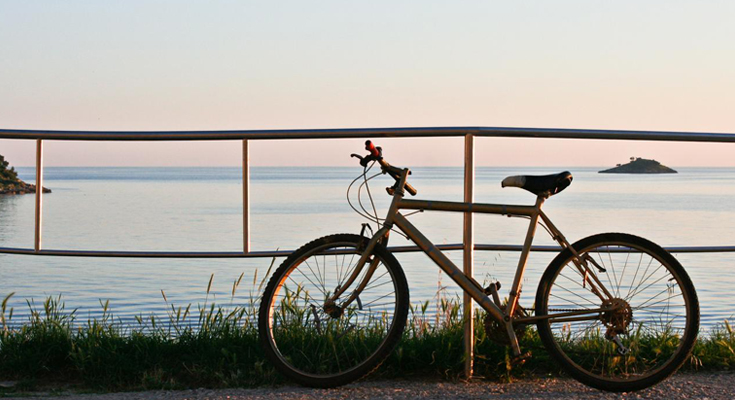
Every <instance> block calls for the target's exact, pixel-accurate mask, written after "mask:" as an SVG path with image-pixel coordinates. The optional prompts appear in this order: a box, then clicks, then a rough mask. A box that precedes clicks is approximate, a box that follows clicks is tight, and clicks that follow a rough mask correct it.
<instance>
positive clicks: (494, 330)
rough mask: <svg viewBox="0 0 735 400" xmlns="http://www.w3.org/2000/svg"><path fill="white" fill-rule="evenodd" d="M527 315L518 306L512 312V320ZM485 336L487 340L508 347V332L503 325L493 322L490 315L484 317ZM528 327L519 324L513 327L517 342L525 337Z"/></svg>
mask: <svg viewBox="0 0 735 400" xmlns="http://www.w3.org/2000/svg"><path fill="white" fill-rule="evenodd" d="M527 316H528V313H527V312H526V310H525V309H524V308H523V307H521V305H520V304H519V305H518V306H516V309H515V311H514V312H513V317H514V318H520V317H527ZM484 327H485V334H486V335H487V337H488V339H490V340H492V341H493V342H495V343H498V344H502V345H505V346H509V345H510V338H508V331H507V330H506V327H505V324H500V323H498V322H497V321H495V320H494V319H493V318H492V317H491V316H490V314H488V315H486V316H485V324H484ZM527 327H528V325H526V324H519V325H516V326H515V327H514V329H513V330H514V331H515V333H516V338H518V340H521V338H523V337H524V336H525V335H526V331H527V329H526V328H527Z"/></svg>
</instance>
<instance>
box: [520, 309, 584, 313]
mask: <svg viewBox="0 0 735 400" xmlns="http://www.w3.org/2000/svg"><path fill="white" fill-rule="evenodd" d="M525 310H527V311H533V312H534V313H535V312H536V309H535V308H525ZM547 311H554V312H575V311H584V310H580V309H578V308H550V309H549V310H547Z"/></svg>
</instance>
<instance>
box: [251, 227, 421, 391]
mask: <svg viewBox="0 0 735 400" xmlns="http://www.w3.org/2000/svg"><path fill="white" fill-rule="evenodd" d="M367 243H368V239H366V238H364V237H362V236H358V235H348V234H340V235H332V236H326V237H323V238H320V239H317V240H314V241H313V242H310V243H308V244H306V245H304V246H303V247H301V248H300V249H298V250H296V251H295V252H294V253H293V254H291V255H290V256H289V257H288V258H287V259H286V260H285V261H284V262H283V263H282V264H281V266H280V267H279V268H278V269H277V270H276V272H275V273H274V274H273V276H272V278H271V279H270V281H269V282H268V286H267V288H266V290H265V293H264V294H263V299H262V301H261V304H260V310H259V319H258V329H259V334H260V340H261V343H262V345H263V348H264V350H265V354H266V356H267V357H268V359H269V360H270V361H271V362H272V363H273V364H274V365H275V366H276V368H277V369H278V370H279V371H280V372H281V373H283V374H284V375H286V376H287V377H289V378H291V379H293V380H294V381H296V382H298V383H300V384H302V385H306V386H312V387H335V386H339V385H344V384H347V383H349V382H352V381H354V380H357V379H359V378H361V377H363V376H365V375H367V374H369V373H370V372H372V371H373V370H375V369H376V368H377V367H378V366H379V365H380V364H381V363H382V361H383V360H384V359H385V358H386V357H387V356H388V354H389V353H390V351H391V350H392V349H393V347H394V346H395V344H396V343H397V342H398V340H399V339H400V337H401V335H402V333H403V329H404V326H405V324H406V318H407V315H408V304H409V299H408V284H407V283H406V277H405V275H404V273H403V270H402V269H401V267H400V264H399V263H398V260H396V259H395V257H394V256H393V255H392V254H391V253H390V252H388V251H387V250H386V249H385V247H383V246H381V245H378V246H375V248H374V250H373V252H372V254H370V256H369V259H368V262H367V263H366V264H365V266H364V268H363V269H362V271H361V273H360V275H359V276H358V278H357V280H355V281H354V283H353V284H352V285H351V286H350V287H349V288H348V289H347V290H345V291H344V293H343V294H342V295H341V296H340V297H339V298H338V299H337V300H336V302H335V304H336V306H337V308H335V307H333V306H328V305H327V304H326V300H327V299H328V298H329V297H330V296H331V295H332V294H333V293H335V292H336V291H337V290H339V288H341V287H342V286H343V285H344V284H345V282H346V281H347V280H348V278H349V277H350V275H351V274H352V272H353V271H354V270H355V267H356V264H357V261H358V260H359V259H360V256H361V254H362V253H363V252H364V250H365V248H366V246H367ZM371 264H377V268H376V269H375V271H374V273H373V275H372V276H371V278H370V279H369V282H368V284H367V286H366V287H365V288H364V290H362V291H361V292H360V293H359V295H358V296H357V297H356V298H355V300H354V301H352V303H350V304H349V305H347V306H346V307H345V306H344V303H345V301H346V300H347V299H348V298H349V297H350V295H352V294H353V292H354V290H355V289H356V288H357V287H358V285H359V284H360V282H362V280H363V277H364V276H365V274H366V273H367V271H368V270H369V267H370V265H371ZM335 310H338V311H335ZM339 310H341V311H339Z"/></svg>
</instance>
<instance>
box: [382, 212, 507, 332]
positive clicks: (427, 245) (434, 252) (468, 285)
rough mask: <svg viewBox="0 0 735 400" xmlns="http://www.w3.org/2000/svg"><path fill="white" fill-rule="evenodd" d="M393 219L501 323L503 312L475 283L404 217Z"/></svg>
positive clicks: (399, 215) (398, 214)
mask: <svg viewBox="0 0 735 400" xmlns="http://www.w3.org/2000/svg"><path fill="white" fill-rule="evenodd" d="M393 218H394V219H393V222H394V223H395V224H396V226H397V227H398V228H400V229H401V230H402V231H403V233H405V234H406V235H407V236H408V237H409V238H410V239H411V240H413V241H414V243H416V245H418V246H419V248H421V250H423V251H424V253H426V255H428V256H429V258H431V259H432V260H434V262H435V263H436V265H438V266H439V267H440V268H441V269H442V270H443V271H444V272H446V274H447V275H449V277H450V278H452V280H453V281H455V282H457V284H458V285H459V287H461V288H462V289H463V290H464V291H465V292H466V293H468V294H469V295H470V296H472V298H473V299H475V301H476V302H477V303H478V304H479V305H480V306H481V307H482V308H483V309H485V311H487V312H489V313H490V315H492V316H493V317H494V318H495V320H497V321H498V322H502V321H503V317H504V315H503V311H502V310H501V309H500V308H498V306H496V305H495V303H493V302H492V301H491V300H490V298H489V297H487V296H486V295H485V293H483V292H482V289H481V288H479V287H478V286H477V284H476V283H475V282H473V281H471V280H470V279H469V278H467V276H465V274H463V273H462V271H460V269H459V268H457V266H456V265H454V263H453V262H452V261H451V260H450V259H449V258H447V256H445V255H444V253H442V252H441V250H439V249H438V248H437V247H436V246H435V245H434V243H431V241H430V240H429V239H427V238H426V236H424V235H423V234H422V233H421V232H420V231H419V230H418V229H416V227H415V226H413V224H411V223H410V222H408V220H407V219H406V217H404V216H403V215H402V214H401V213H396V214H395V216H394V217H393Z"/></svg>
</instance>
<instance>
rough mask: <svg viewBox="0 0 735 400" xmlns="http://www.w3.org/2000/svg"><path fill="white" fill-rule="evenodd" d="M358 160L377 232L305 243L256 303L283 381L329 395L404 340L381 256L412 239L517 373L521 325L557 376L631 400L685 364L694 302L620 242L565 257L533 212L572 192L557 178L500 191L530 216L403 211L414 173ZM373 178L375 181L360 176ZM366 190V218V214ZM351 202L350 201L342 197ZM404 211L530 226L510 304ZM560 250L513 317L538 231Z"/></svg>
mask: <svg viewBox="0 0 735 400" xmlns="http://www.w3.org/2000/svg"><path fill="white" fill-rule="evenodd" d="M365 148H366V150H368V151H369V154H368V155H367V156H364V157H362V156H359V155H357V154H353V155H352V156H353V157H356V158H358V159H359V160H360V164H361V166H362V167H363V173H362V174H361V175H360V176H359V177H358V178H357V179H355V180H354V181H353V182H352V184H351V185H350V188H351V187H352V186H353V185H354V184H355V183H356V182H357V181H358V180H362V183H361V184H360V186H359V190H358V200H359V203H360V207H361V210H358V209H357V208H356V207H355V206H354V205H352V203H350V204H351V205H352V206H353V209H355V210H356V211H357V212H358V213H361V214H362V215H363V216H365V217H367V218H369V219H370V220H371V221H373V222H376V223H378V228H376V231H375V232H374V233H372V234H367V235H366V231H367V229H366V226H367V224H364V225H363V231H362V232H361V234H360V235H354V234H337V235H330V236H325V237H322V238H319V239H316V240H314V241H312V242H310V243H307V244H306V245H304V246H303V247H301V248H299V249H298V250H296V251H294V252H293V253H292V254H291V255H290V256H289V257H288V258H287V259H286V260H285V261H284V262H283V263H282V264H281V265H280V267H279V268H278V269H277V270H276V271H275V273H274V274H273V275H272V277H271V279H270V281H269V282H268V285H267V287H266V289H265V292H264V294H263V298H262V302H261V304H260V309H259V320H258V329H259V334H260V340H261V343H262V346H263V349H264V351H265V354H266V356H267V357H268V359H269V360H270V361H271V362H272V363H273V365H275V367H276V368H277V369H278V370H279V371H280V372H281V373H283V374H284V375H286V376H287V377H289V378H291V379H292V380H294V381H296V382H298V383H300V384H303V385H306V386H312V387H335V386H339V385H343V384H347V383H349V382H352V381H354V380H357V379H359V378H362V377H364V376H366V375H367V374H369V373H370V372H372V371H374V370H375V369H377V368H378V366H379V365H380V364H381V363H382V362H383V361H384V360H385V359H386V357H387V356H388V355H389V353H390V352H391V350H392V349H393V348H394V347H395V345H396V343H397V342H398V341H399V339H400V338H401V336H402V334H403V330H404V327H405V325H406V322H407V317H408V309H409V293H408V284H407V282H406V277H405V275H404V273H403V270H402V268H401V265H400V264H399V262H398V260H397V259H396V258H395V256H394V255H393V254H392V253H391V251H390V250H389V249H388V248H387V243H388V238H389V236H390V234H391V232H397V233H399V234H402V235H403V236H405V237H407V238H409V239H410V240H412V241H413V242H414V243H415V244H416V245H417V246H418V247H419V248H420V249H421V250H422V251H423V252H424V253H426V255H428V256H429V258H430V259H431V260H433V261H434V263H435V264H436V265H438V266H439V268H441V269H442V270H443V271H444V272H445V273H446V274H447V275H448V276H449V277H450V278H451V279H452V280H454V282H456V283H457V285H459V287H460V288H461V289H462V290H463V291H464V292H466V293H468V294H469V295H470V296H471V297H472V299H474V301H475V302H477V304H478V305H479V306H480V307H481V308H482V309H483V310H484V311H485V313H486V317H485V320H484V322H485V323H484V328H485V329H486V330H487V331H488V337H490V338H494V340H496V341H498V342H500V343H504V344H506V345H508V346H510V348H511V350H512V353H513V355H514V357H516V359H517V360H522V359H524V358H525V357H527V354H524V353H522V350H521V348H520V345H519V340H518V337H519V336H520V335H521V333H522V332H523V331H524V330H525V329H526V328H527V327H528V326H531V325H536V330H537V332H538V336H539V337H540V338H541V341H542V343H543V345H544V347H545V348H546V349H547V351H548V352H549V353H550V354H551V356H552V358H553V359H555V360H556V361H557V362H558V363H559V364H560V365H561V367H563V369H564V371H566V372H567V373H568V374H569V375H571V376H572V377H574V378H575V379H577V380H579V381H581V382H582V383H585V384H587V385H589V386H592V387H595V388H598V389H602V390H608V391H617V392H620V391H634V390H640V389H644V388H647V387H649V386H652V385H654V384H656V383H658V382H660V381H662V380H663V379H665V378H667V377H668V376H670V375H671V374H673V373H674V372H675V371H676V370H677V369H678V368H679V367H680V366H681V365H682V364H683V363H684V362H685V361H686V359H687V358H688V356H689V355H690V354H691V351H692V348H693V346H694V342H695V340H696V337H697V332H698V328H699V303H698V300H697V294H696V292H695V290H694V286H693V285H692V282H691V280H690V278H689V276H688V275H687V273H686V272H685V270H684V268H682V266H681V264H679V262H678V261H677V260H676V259H675V258H674V257H673V256H672V255H671V254H669V253H668V252H667V251H665V250H664V249H663V248H661V247H660V246H658V245H656V244H655V243H653V242H651V241H649V240H646V239H643V238H640V237H637V236H633V235H629V234H623V233H602V234H597V235H593V236H590V237H587V238H584V239H581V240H579V241H577V242H576V243H574V244H570V243H569V242H568V241H567V239H566V238H565V237H564V235H562V233H561V232H560V231H559V229H558V228H557V227H556V226H555V225H554V224H553V223H552V221H551V219H549V217H548V216H547V215H546V214H545V213H544V212H543V211H542V210H541V206H542V205H543V203H544V201H546V200H547V199H548V198H549V197H551V196H553V195H556V194H558V193H560V192H561V191H562V190H564V189H565V188H567V187H568V186H569V185H570V184H571V183H572V179H573V178H572V175H571V174H570V173H569V172H562V173H559V174H554V175H545V176H511V177H508V178H505V179H504V180H503V181H502V187H518V188H522V189H525V190H527V191H528V192H531V193H533V194H534V195H536V202H535V204H534V205H532V206H530V205H506V204H483V203H464V202H450V201H433V200H414V199H407V198H404V197H405V194H406V193H408V194H410V195H412V196H415V195H416V193H417V191H416V189H415V188H414V187H413V186H411V185H410V184H409V183H408V182H407V179H408V177H409V175H411V171H410V170H409V169H407V168H398V167H394V166H392V165H390V164H389V163H388V162H386V161H385V159H384V158H383V155H382V149H381V148H380V147H375V146H374V145H373V144H372V143H371V142H370V141H367V142H366V146H365ZM376 164H377V165H379V167H380V172H378V173H376V174H375V175H373V176H371V177H370V178H368V177H367V174H368V171H370V170H371V168H372V167H373V166H375V165H376ZM380 175H388V176H390V177H391V178H393V180H394V182H395V183H394V184H393V185H392V186H390V187H388V188H387V192H388V194H389V195H390V196H392V201H391V203H390V206H389V208H388V211H387V214H386V216H385V217H384V218H378V214H377V211H376V209H375V205H374V202H373V196H372V193H371V192H370V190H369V186H368V181H369V180H370V179H372V178H374V177H376V176H380ZM363 189H365V191H366V192H367V196H368V197H369V198H370V203H371V205H372V208H371V209H368V208H366V207H365V206H364V205H363V203H362V197H361V193H362V190H363ZM347 197H348V200H349V198H350V196H349V189H348V196H347ZM401 210H414V211H413V212H418V211H424V210H426V211H428V210H432V211H447V212H472V213H487V214H499V215H505V216H510V217H522V218H527V219H529V220H530V223H529V227H528V231H527V234H526V238H525V241H524V244H523V249H522V251H521V255H520V259H519V262H518V266H517V269H516V274H515V278H514V280H513V283H512V285H511V287H510V291H509V293H508V297H507V300H506V301H501V299H500V295H499V289H500V284H499V283H497V282H494V283H491V284H490V285H489V286H487V287H483V286H482V285H480V284H479V283H478V282H477V281H476V280H475V279H473V277H472V276H467V275H465V274H464V273H463V272H462V271H461V270H460V269H459V268H457V266H456V265H455V264H454V263H452V261H450V260H449V258H447V256H446V255H444V253H442V252H441V251H440V250H439V249H438V248H437V246H436V245H434V244H433V243H432V242H431V241H430V240H429V239H427V238H426V236H424V235H423V234H422V233H421V231H419V230H418V229H417V228H416V227H415V226H414V225H412V224H411V223H410V222H409V221H408V219H407V215H404V214H402V213H401V212H400V211H401ZM537 226H542V227H543V228H544V229H545V230H546V231H547V232H548V233H549V234H550V235H551V237H552V238H553V240H554V241H556V242H557V243H558V244H559V246H561V249H562V250H561V252H560V253H559V254H558V255H557V256H556V257H555V258H554V259H553V260H552V261H551V263H550V264H549V266H548V267H547V268H546V270H545V272H544V273H543V275H542V277H541V281H540V284H539V287H538V289H537V291H536V300H535V304H534V307H533V308H532V309H531V308H528V309H525V308H524V307H522V306H521V305H520V304H519V298H520V295H521V283H522V280H523V275H524V271H525V268H526V262H527V260H528V256H529V253H530V249H531V244H532V242H533V238H534V235H535V231H536V227H537Z"/></svg>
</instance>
